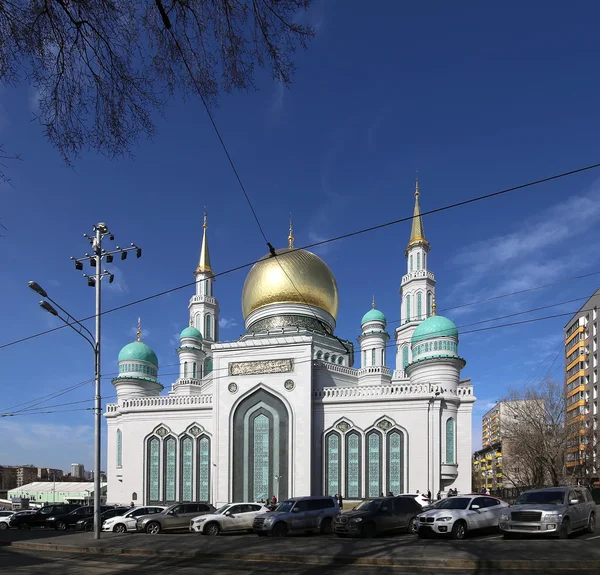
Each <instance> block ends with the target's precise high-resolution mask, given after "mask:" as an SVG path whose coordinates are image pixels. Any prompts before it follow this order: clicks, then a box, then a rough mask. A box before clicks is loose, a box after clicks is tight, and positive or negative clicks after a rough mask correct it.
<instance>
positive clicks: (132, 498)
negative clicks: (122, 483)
mask: <svg viewBox="0 0 600 575" xmlns="http://www.w3.org/2000/svg"><path fill="white" fill-rule="evenodd" d="M131 501H137V493H136V492H135V491H134V492H133V493H132V494H131Z"/></svg>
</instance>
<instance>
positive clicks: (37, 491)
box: [8, 481, 106, 505]
mask: <svg viewBox="0 0 600 575" xmlns="http://www.w3.org/2000/svg"><path fill="white" fill-rule="evenodd" d="M100 489H101V496H100V498H101V500H102V502H104V501H105V500H106V483H101V484H100ZM15 498H22V499H28V500H29V503H30V505H32V504H37V505H39V504H41V505H49V504H52V503H81V504H82V505H87V504H89V505H91V504H93V501H94V483H93V482H88V481H81V482H80V481H35V482H33V483H28V484H27V485H22V486H21V487H17V488H15V489H11V490H9V492H8V499H10V500H12V499H15Z"/></svg>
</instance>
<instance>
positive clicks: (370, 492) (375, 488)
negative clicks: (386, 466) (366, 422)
mask: <svg viewBox="0 0 600 575" xmlns="http://www.w3.org/2000/svg"><path fill="white" fill-rule="evenodd" d="M366 471H367V497H379V495H380V494H381V493H382V485H381V434H380V433H379V432H378V431H370V432H369V433H368V434H367V465H366Z"/></svg>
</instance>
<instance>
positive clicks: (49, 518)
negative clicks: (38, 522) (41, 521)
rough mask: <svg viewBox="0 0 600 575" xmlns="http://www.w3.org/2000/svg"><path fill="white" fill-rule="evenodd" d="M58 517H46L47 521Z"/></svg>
mask: <svg viewBox="0 0 600 575" xmlns="http://www.w3.org/2000/svg"><path fill="white" fill-rule="evenodd" d="M55 519H56V517H48V519H46V521H54V520H55Z"/></svg>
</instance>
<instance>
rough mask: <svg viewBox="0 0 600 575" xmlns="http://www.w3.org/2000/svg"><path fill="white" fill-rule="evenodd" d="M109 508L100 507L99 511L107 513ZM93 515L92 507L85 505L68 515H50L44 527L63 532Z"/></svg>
mask: <svg viewBox="0 0 600 575" xmlns="http://www.w3.org/2000/svg"><path fill="white" fill-rule="evenodd" d="M108 509H110V507H108V506H106V505H102V506H101V507H100V511H101V512H103V511H107V510H108ZM93 515H94V507H93V506H92V505H85V506H84V507H78V508H77V509H74V510H73V511H71V512H70V513H61V514H56V515H51V516H50V517H48V518H47V519H46V527H48V528H53V529H56V530H57V531H65V530H67V529H68V528H69V527H75V525H76V524H77V522H78V521H79V520H80V519H85V518H86V517H92V516H93Z"/></svg>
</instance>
